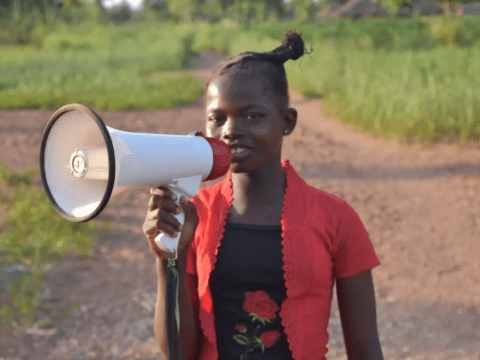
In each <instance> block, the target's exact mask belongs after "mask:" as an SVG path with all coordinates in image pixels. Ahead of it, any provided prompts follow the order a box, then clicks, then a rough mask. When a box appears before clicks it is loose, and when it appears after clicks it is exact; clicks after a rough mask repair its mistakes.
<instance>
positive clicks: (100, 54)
mask: <svg viewBox="0 0 480 360" xmlns="http://www.w3.org/2000/svg"><path fill="white" fill-rule="evenodd" d="M192 37H193V31H192V29H191V28H188V27H171V26H170V27H169V26H161V25H153V26H138V25H137V26H133V25H132V26H125V27H93V28H80V29H72V28H68V27H59V28H58V29H57V30H56V31H55V32H51V33H49V34H47V35H45V37H43V38H42V39H41V40H39V43H38V44H36V46H27V47H2V49H1V51H2V56H1V57H0V73H1V74H2V76H1V77H0V109H19V108H57V107H59V106H62V105H65V104H66V103H71V102H77V103H83V104H86V105H90V106H93V107H95V108H98V109H103V110H122V109H132V108H137V109H139V108H140V109H153V108H172V107H176V106H179V105H183V104H186V103H189V102H192V101H194V100H195V99H197V98H198V96H200V95H201V93H202V88H201V83H200V81H198V80H197V79H195V78H194V77H193V76H192V75H190V74H183V73H171V72H170V71H172V70H180V69H182V68H184V67H185V66H186V64H187V63H188V61H189V56H191V55H190V54H191V51H190V48H191V41H192Z"/></svg>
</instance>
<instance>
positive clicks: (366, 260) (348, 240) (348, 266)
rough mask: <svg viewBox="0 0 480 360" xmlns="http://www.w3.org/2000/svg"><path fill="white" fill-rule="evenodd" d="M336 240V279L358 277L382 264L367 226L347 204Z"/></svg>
mask: <svg viewBox="0 0 480 360" xmlns="http://www.w3.org/2000/svg"><path fill="white" fill-rule="evenodd" d="M335 240H336V241H335V247H334V249H335V251H334V254H333V255H334V256H333V261H334V277H335V278H345V277H349V276H354V275H358V274H360V273H362V272H364V271H367V270H369V269H372V268H374V267H375V266H377V265H379V264H380V261H379V260H378V257H377V255H376V253H375V250H374V248H373V245H372V242H371V241H370V236H369V235H368V232H367V230H366V229H365V226H364V225H363V223H362V221H361V220H360V217H359V216H358V214H357V213H356V212H355V210H354V209H353V208H352V207H351V206H350V205H348V204H347V203H345V204H344V212H343V214H342V217H341V219H340V222H339V225H338V229H337V236H336V239H335Z"/></svg>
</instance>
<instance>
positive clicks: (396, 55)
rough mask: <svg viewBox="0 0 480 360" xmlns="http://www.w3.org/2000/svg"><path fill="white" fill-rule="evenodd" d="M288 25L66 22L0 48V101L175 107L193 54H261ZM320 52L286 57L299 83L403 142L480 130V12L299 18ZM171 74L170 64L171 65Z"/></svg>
mask: <svg viewBox="0 0 480 360" xmlns="http://www.w3.org/2000/svg"><path fill="white" fill-rule="evenodd" d="M293 25H294V24H292V23H271V24H270V23H266V24H263V25H261V26H257V27H252V28H250V29H249V30H246V29H244V28H241V27H239V26H237V25H235V24H234V23H228V24H227V23H223V24H217V25H211V24H206V23H202V24H190V25H172V24H161V23H154V24H137V25H124V26H116V27H114V26H112V27H99V26H96V27H85V28H75V30H74V29H71V28H67V27H59V28H58V29H55V31H51V32H47V31H45V32H44V33H40V35H38V36H37V37H36V38H35V39H37V40H36V41H35V42H33V43H32V45H29V46H25V47H10V48H7V47H2V48H0V51H1V52H2V56H1V57H0V73H1V74H2V76H1V77H0V109H18V108H57V107H59V106H61V105H64V104H66V103H70V102H80V103H84V104H88V105H91V106H93V107H95V108H97V109H101V110H125V109H154V108H172V107H176V106H180V105H183V104H186V103H189V102H192V101H194V100H196V99H197V98H198V96H200V95H201V93H202V88H201V84H200V82H199V81H198V80H197V79H195V78H193V77H192V75H190V74H188V73H182V72H178V70H182V69H184V68H186V67H188V64H189V61H190V60H191V58H192V56H193V55H194V53H196V52H200V51H221V52H224V53H227V54H236V53H238V52H241V51H256V50H257V51H258V50H260V51H265V50H268V49H273V48H274V47H276V46H278V45H279V44H280V41H279V40H280V39H281V36H282V34H283V32H284V31H285V30H286V29H288V28H290V27H292V26H293ZM297 29H299V30H300V31H302V33H303V36H304V38H305V40H306V43H307V48H309V49H310V48H312V49H313V53H312V54H310V55H307V56H305V57H304V58H302V59H301V60H299V61H297V62H289V63H288V64H287V66H286V68H287V73H288V76H289V79H290V82H291V84H292V86H293V87H294V88H296V89H297V90H298V91H300V92H302V93H303V94H304V95H305V96H307V97H322V98H324V99H325V101H326V105H327V108H328V110H329V111H330V112H331V114H333V115H334V116H337V117H338V118H340V119H341V120H344V121H347V122H350V123H353V124H356V125H358V126H359V127H361V128H362V129H365V130H368V131H372V132H375V133H378V134H382V135H386V136H396V137H400V138H403V139H410V138H418V139H421V140H426V141H432V140H433V141H435V140H438V139H444V138H449V139H452V140H455V141H460V142H463V141H466V140H468V139H475V140H478V139H480V92H479V91H478V84H479V83H480V61H478V59H479V58H480V17H477V18H449V17H448V16H444V17H437V18H428V19H426V18H425V19H424V18H413V19H393V18H392V19H359V20H355V21H354V20H349V19H327V20H325V21H323V22H319V23H315V24H306V25H300V26H297ZM172 71H174V72H172Z"/></svg>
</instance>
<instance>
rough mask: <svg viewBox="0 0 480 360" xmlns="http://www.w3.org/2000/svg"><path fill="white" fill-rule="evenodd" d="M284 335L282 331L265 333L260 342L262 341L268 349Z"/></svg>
mask: <svg viewBox="0 0 480 360" xmlns="http://www.w3.org/2000/svg"><path fill="white" fill-rule="evenodd" d="M280 336H282V334H281V333H280V331H265V332H264V333H263V334H262V335H260V340H262V344H263V346H265V347H266V348H269V347H272V346H273V345H274V344H275V343H276V342H277V340H278V339H280Z"/></svg>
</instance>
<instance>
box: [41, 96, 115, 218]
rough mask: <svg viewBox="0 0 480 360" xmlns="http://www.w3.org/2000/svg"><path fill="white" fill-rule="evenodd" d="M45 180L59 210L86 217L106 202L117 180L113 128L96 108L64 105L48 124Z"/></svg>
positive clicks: (43, 154) (44, 141)
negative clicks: (111, 136)
mask: <svg viewBox="0 0 480 360" xmlns="http://www.w3.org/2000/svg"><path fill="white" fill-rule="evenodd" d="M40 172H41V176H42V181H43V186H44V188H45V192H46V193H47V195H48V197H49V199H50V201H51V203H52V205H53V206H54V207H55V209H56V210H57V212H58V213H60V214H61V215H62V216H63V217H64V218H66V219H67V220H70V221H75V222H83V221H88V220H90V219H92V218H94V217H95V216H97V215H98V214H99V213H100V212H101V211H102V210H103V208H104V207H105V206H106V205H107V203H108V201H109V199H110V196H111V194H112V190H113V187H114V182H115V153H114V148H113V144H112V141H111V138H110V134H109V131H108V129H107V127H106V126H105V124H104V123H103V121H102V119H101V118H100V116H98V114H97V113H95V111H93V110H92V109H90V108H88V107H86V106H83V105H80V104H70V105H66V106H64V107H62V108H60V109H59V110H58V111H56V112H55V113H54V114H53V116H52V117H51V118H50V120H49V122H48V123H47V126H46V128H45V131H44V134H43V138H42V143H41V148H40Z"/></svg>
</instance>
